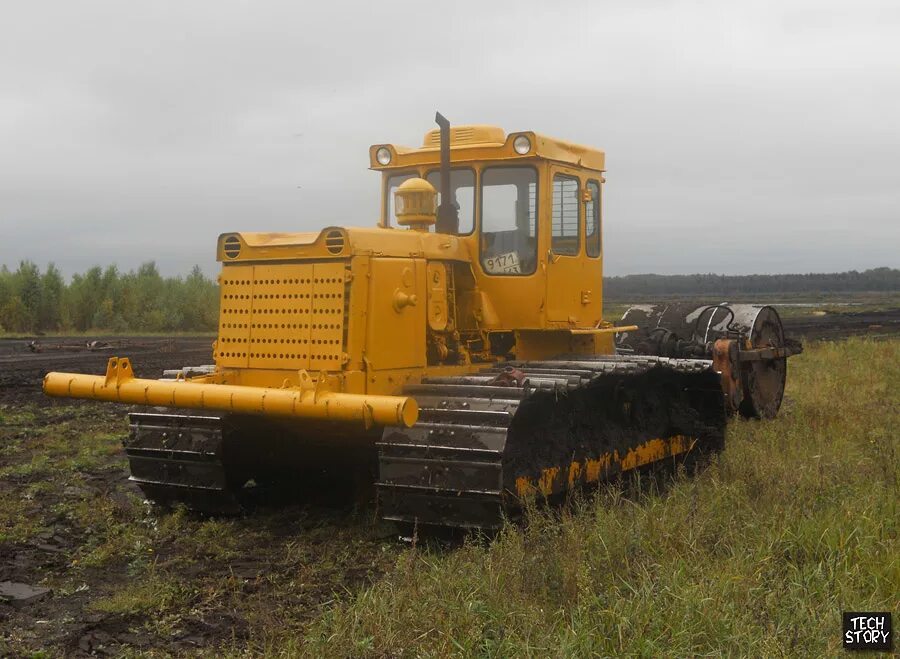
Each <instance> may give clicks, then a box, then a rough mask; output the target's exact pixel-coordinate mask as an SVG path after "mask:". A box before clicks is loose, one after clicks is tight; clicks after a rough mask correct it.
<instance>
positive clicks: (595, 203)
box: [584, 181, 602, 257]
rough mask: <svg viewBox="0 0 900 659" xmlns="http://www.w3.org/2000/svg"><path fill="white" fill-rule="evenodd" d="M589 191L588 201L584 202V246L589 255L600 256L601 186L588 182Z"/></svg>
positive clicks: (594, 182) (595, 182)
mask: <svg viewBox="0 0 900 659" xmlns="http://www.w3.org/2000/svg"><path fill="white" fill-rule="evenodd" d="M585 187H586V188H587V191H588V195H589V197H588V200H587V201H585V202H584V225H585V229H584V244H585V248H586V250H587V255H588V256H590V257H597V256H600V249H601V247H602V244H601V237H600V229H601V227H600V184H599V183H597V181H588V182H587V185H586V186H585Z"/></svg>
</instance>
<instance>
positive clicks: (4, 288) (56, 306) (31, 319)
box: [0, 261, 900, 334]
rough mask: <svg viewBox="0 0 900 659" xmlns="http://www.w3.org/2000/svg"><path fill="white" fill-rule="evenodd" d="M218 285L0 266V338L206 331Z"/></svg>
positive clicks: (627, 286)
mask: <svg viewBox="0 0 900 659" xmlns="http://www.w3.org/2000/svg"><path fill="white" fill-rule="evenodd" d="M860 291H894V292H897V291H900V270H896V269H892V268H875V269H874V270H866V271H864V272H856V271H855V270H853V271H850V272H839V273H833V274H809V275H740V276H730V275H628V276H626V277H607V278H606V280H605V282H604V295H605V297H606V298H607V299H611V300H622V301H632V300H637V299H640V298H646V297H654V296H696V295H700V296H712V297H723V296H733V295H742V294H745V293H746V294H777V293H809V294H815V293H823V292H860ZM218 308H219V297H218V286H217V284H216V282H215V281H214V280H212V279H210V278H209V277H207V276H206V275H204V274H203V272H202V271H201V270H200V268H199V266H194V269H193V270H192V271H191V273H190V274H189V275H187V276H186V277H163V276H162V275H160V273H159V271H158V270H157V268H156V265H155V264H154V263H152V262H150V263H145V264H143V265H142V266H141V267H139V268H138V269H137V270H133V271H131V272H126V273H123V272H120V271H119V270H118V269H117V268H116V267H115V266H110V267H108V268H106V269H103V268H101V267H99V266H97V267H94V268H91V269H90V270H88V271H87V272H85V273H83V274H78V275H75V276H74V277H72V279H71V280H70V281H68V282H66V280H65V278H64V277H63V276H62V275H61V274H60V272H59V270H58V269H57V268H56V267H55V266H53V265H50V266H48V267H47V268H46V270H44V271H43V272H41V270H40V268H38V266H37V265H35V264H34V263H32V262H30V261H23V262H21V263H20V264H19V267H18V268H17V269H16V270H15V271H13V270H10V269H9V268H7V267H6V266H2V267H0V332H7V333H17V334H30V333H37V332H43V333H52V332H104V331H107V332H212V331H214V330H215V329H216V325H217V322H218Z"/></svg>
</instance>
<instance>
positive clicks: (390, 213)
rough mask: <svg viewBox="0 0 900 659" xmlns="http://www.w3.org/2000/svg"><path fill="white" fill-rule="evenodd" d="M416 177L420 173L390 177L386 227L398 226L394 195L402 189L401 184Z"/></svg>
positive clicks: (385, 218)
mask: <svg viewBox="0 0 900 659" xmlns="http://www.w3.org/2000/svg"><path fill="white" fill-rule="evenodd" d="M415 176H418V173H416V172H404V173H402V174H392V175H391V176H389V177H388V180H387V186H386V187H385V195H384V220H385V221H384V226H386V227H395V226H397V216H396V215H395V214H394V193H395V192H397V188H399V187H400V184H401V183H403V182H404V181H408V180H409V179H411V178H413V177H415Z"/></svg>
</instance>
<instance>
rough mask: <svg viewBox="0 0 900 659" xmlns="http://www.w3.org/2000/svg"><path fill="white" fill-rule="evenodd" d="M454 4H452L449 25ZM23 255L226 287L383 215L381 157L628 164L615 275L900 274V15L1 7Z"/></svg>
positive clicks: (613, 215) (337, 5)
mask: <svg viewBox="0 0 900 659" xmlns="http://www.w3.org/2000/svg"><path fill="white" fill-rule="evenodd" d="M441 7H443V8H444V9H441ZM0 9H2V14H0V228H2V240H0V263H6V264H8V265H10V266H14V265H15V264H17V263H18V261H19V260H20V259H22V258H29V259H32V260H34V261H36V262H38V263H39V264H40V265H42V266H44V265H46V263H48V262H50V261H53V262H55V263H56V264H57V265H58V266H59V267H60V268H61V269H62V270H63V271H64V272H65V273H66V274H71V273H72V272H76V271H81V270H83V269H85V268H87V267H89V266H91V265H93V264H102V265H107V264H110V263H117V264H118V265H119V266H120V267H121V268H123V269H126V270H127V269H131V268H133V267H136V266H137V265H138V264H139V263H140V262H142V261H146V260H151V259H152V260H155V261H156V262H157V264H158V265H159V266H160V268H161V270H162V271H163V272H165V273H168V274H174V273H182V272H187V271H188V270H189V268H190V267H191V266H192V265H193V264H195V263H199V264H200V265H201V266H202V267H203V268H204V270H206V271H207V272H209V273H215V272H216V271H217V266H216V263H215V250H214V247H215V239H216V236H217V235H218V234H219V233H221V232H224V231H231V230H236V231H241V230H245V231H308V230H314V229H318V228H321V227H323V226H326V225H329V224H343V225H346V226H370V225H372V224H374V223H375V222H376V220H377V217H378V175H377V174H375V173H374V172H370V171H368V169H367V167H368V153H367V149H368V146H369V145H370V144H373V143H377V142H394V143H398V144H407V145H418V144H419V143H420V142H421V139H422V135H423V133H425V131H427V130H429V129H431V128H432V121H433V117H434V111H435V109H439V110H440V111H441V112H442V113H444V114H445V115H446V116H447V117H448V118H449V119H450V120H451V121H452V122H453V123H456V124H463V123H489V124H496V125H500V126H502V127H504V128H505V129H506V130H507V131H514V130H535V131H539V132H543V133H547V134H550V135H553V136H555V137H560V138H563V139H567V140H570V141H574V142H580V143H584V144H589V145H592V146H597V147H599V148H602V149H604V150H605V151H606V154H607V168H608V173H607V184H606V189H605V208H604V211H605V218H604V237H605V242H604V246H605V266H606V273H607V274H610V275H618V274H629V273H638V272H660V273H691V272H721V273H728V274H740V273H752V272H811V271H837V270H847V269H864V268H870V267H876V266H882V265H887V266H892V267H898V266H900V256H898V253H900V251H898V248H900V3H898V2H896V1H892V0H887V1H885V2H868V1H855V2H847V1H846V0H844V1H841V2H823V1H814V2H790V1H784V0H782V1H780V2H772V3H764V2H750V1H746V0H744V1H741V2H722V1H720V0H716V1H710V2H597V1H593V2H583V3H579V2H549V1H547V2H524V1H522V0H519V1H518V2H485V1H483V0H482V1H480V2H444V3H431V2H423V1H421V0H419V1H418V2H413V3H393V2H388V1H382V2H359V3H355V4H348V3H343V2H335V1H331V2H321V3H314V4H313V3H303V2H299V1H294V2H262V1H254V2H249V1H248V2H228V1H223V0H215V1H213V0H207V1H203V2H200V1H197V2H185V1H184V0H180V1H178V2H161V1H159V0H153V1H152V2H151V1H150V0H143V2H121V1H120V0H116V1H112V0H111V1H109V2H91V1H87V0H79V1H78V2H68V1H64V0H59V1H58V2H42V1H40V0H27V1H26V0H18V1H14V0H0Z"/></svg>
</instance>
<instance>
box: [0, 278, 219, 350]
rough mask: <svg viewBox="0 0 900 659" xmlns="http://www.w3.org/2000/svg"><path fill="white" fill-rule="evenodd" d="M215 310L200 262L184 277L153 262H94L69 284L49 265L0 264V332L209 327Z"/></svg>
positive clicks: (214, 293) (211, 285)
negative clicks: (124, 265)
mask: <svg viewBox="0 0 900 659" xmlns="http://www.w3.org/2000/svg"><path fill="white" fill-rule="evenodd" d="M218 312H219V297H218V286H217V284H216V282H215V281H213V280H211V279H209V278H208V277H206V276H205V275H204V274H203V272H202V271H201V270H200V267H199V266H194V269H193V270H191V273H190V274H189V275H187V276H186V277H163V276H162V275H160V273H159V270H158V269H157V267H156V264H155V263H153V262H148V263H144V264H143V265H142V266H141V267H139V268H138V269H137V270H133V271H131V272H127V273H123V272H120V271H119V270H118V268H116V266H109V267H107V268H106V269H103V268H101V267H99V266H96V267H93V268H91V269H89V270H88V271H87V272H85V273H82V274H77V275H75V276H73V277H72V278H71V280H69V281H68V282H67V281H66V280H65V278H64V277H63V276H62V274H61V273H60V272H59V270H58V269H57V268H56V266H54V265H53V264H51V265H49V266H47V268H46V269H45V270H44V271H43V272H41V270H40V268H38V266H37V265H35V264H34V263H32V262H31V261H22V262H21V263H19V267H18V268H17V269H16V270H14V271H12V270H10V269H9V268H7V267H6V266H5V265H4V266H2V267H0V332H14V333H37V332H42V333H49V332H87V331H110V332H184V331H212V330H214V329H215V328H216V324H217V321H218Z"/></svg>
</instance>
